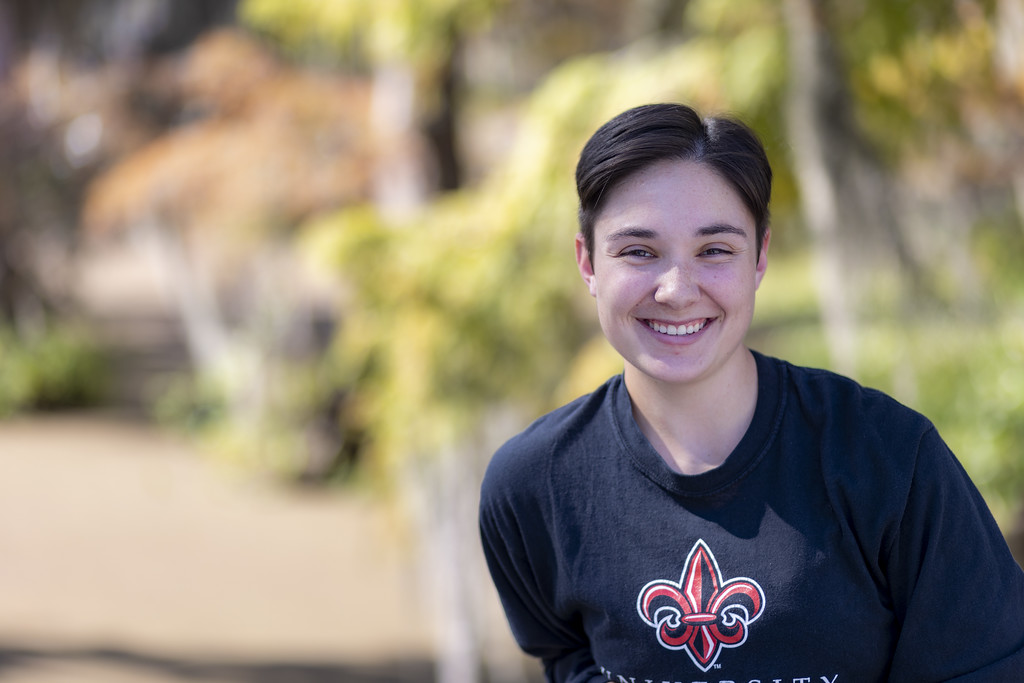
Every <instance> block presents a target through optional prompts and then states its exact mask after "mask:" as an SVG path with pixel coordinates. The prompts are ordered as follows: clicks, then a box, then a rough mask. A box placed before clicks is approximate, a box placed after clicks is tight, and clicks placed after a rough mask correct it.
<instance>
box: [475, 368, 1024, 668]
mask: <svg viewBox="0 0 1024 683" xmlns="http://www.w3.org/2000/svg"><path fill="white" fill-rule="evenodd" d="M755 358H756V359H757V367H758V400H757V407H756V410H755V414H754V418H753V421H752V424H751V425H750V427H749V429H748V430H747V433H746V434H745V435H744V437H743V439H742V441H741V442H740V444H739V445H738V446H737V447H736V449H735V451H734V452H733V453H732V454H730V456H729V457H728V458H727V459H726V460H725V462H724V463H723V464H722V465H721V466H720V467H718V468H716V469H714V470H711V471H709V472H706V473H703V474H699V475H694V476H688V475H682V474H678V473H676V472H673V471H672V470H671V469H669V467H668V466H667V465H666V463H665V462H664V461H663V460H662V458H661V456H659V455H658V453H657V452H656V451H655V450H654V448H653V447H652V446H651V445H650V443H649V442H648V441H647V439H646V438H645V437H644V435H643V434H642V433H641V431H640V428H639V427H638V426H637V424H636V422H635V421H634V419H633V415H632V405H631V402H630V398H629V395H628V393H627V391H626V388H625V385H624V384H623V381H622V378H621V376H618V377H614V378H612V379H610V380H609V381H608V382H607V383H605V384H604V385H603V386H602V387H601V388H599V389H598V390H597V391H595V392H594V393H592V394H590V395H588V396H585V397H582V398H580V399H578V400H576V401H574V402H573V403H571V404H569V405H567V406H564V407H562V408H560V409H558V410H556V411H554V412H552V413H550V414H548V415H546V416H544V417H542V418H540V419H539V420H537V421H536V422H535V423H534V424H533V425H531V426H530V427H529V428H528V429H527V430H526V431H524V432H523V433H521V434H520V435H518V436H516V437H514V438H513V439H511V440H510V441H509V442H508V443H506V444H505V445H504V446H503V447H502V448H501V449H499V451H498V452H497V453H496V454H495V456H494V458H493V459H492V461H491V464H490V466H489V468H488V471H487V474H486V477H485V479H484V483H483V487H482V498H481V508H480V526H481V534H482V539H483V545H484V551H485V555H486V557H487V561H488V564H489V567H490V569H491V574H492V576H493V579H494V582H495V585H496V587H497V589H498V593H499V595H500V597H501V600H502V604H503V606H504V608H505V612H506V615H507V617H508V620H509V623H510V625H511V628H512V631H513V634H514V635H515V637H516V639H517V641H518V642H519V644H520V646H521V647H522V648H523V649H524V650H525V651H526V652H528V653H530V654H532V655H534V656H536V657H539V658H540V659H542V660H543V661H544V665H545V670H546V672H547V676H548V679H549V680H551V681H558V682H572V683H576V682H579V681H627V682H629V683H634V682H635V683H644V682H650V683H662V682H669V683H683V682H691V681H708V682H710V681H722V682H724V681H733V682H736V683H740V682H742V683H748V682H750V681H761V682H763V683H768V682H773V681H786V682H787V683H788V682H789V681H809V682H814V683H819V682H825V683H851V682H854V681H856V682H861V681H883V680H891V681H914V682H915V683H916V682H925V681H945V680H953V679H955V680H962V681H1024V573H1022V571H1021V569H1020V567H1019V566H1018V565H1017V564H1016V562H1015V561H1014V560H1013V558H1012V556H1011V555H1010V552H1009V550H1008V549H1007V546H1006V543H1005V541H1004V540H1003V538H1002V536H1001V534H1000V532H999V529H998V527H997V526H996V524H995V522H994V520H993V519H992V517H991V514H990V513H989V511H988V509H987V507H986V505H985V503H984V501H983V500H982V498H981V496H980V495H979V494H978V492H977V490H976V489H975V487H974V486H973V484H972V483H971V482H970V480H969V478H968V477H967V475H966V473H965V472H964V471H963V468H962V467H961V466H960V464H959V463H958V462H957V460H956V458H955V457H954V456H953V454H952V453H951V452H950V451H949V449H948V448H947V447H946V445H945V444H944V443H943V441H942V440H941V438H940V437H939V435H938V434H937V433H936V430H935V428H934V427H933V426H932V424H931V423H930V422H929V421H928V420H927V419H925V418H924V417H922V416H921V415H919V414H918V413H916V412H914V411H912V410H910V409H909V408H906V407H905V406H902V405H900V404H899V403H897V402H896V401H894V400H893V399H891V398H889V397H887V396H885V395H884V394H882V393H880V392H877V391H873V390H870V389H865V388H864V387H861V386H860V385H858V384H856V383H855V382H853V381H851V380H848V379H845V378H842V377H840V376H838V375H835V374H832V373H829V372H826V371H820V370H811V369H807V368H800V367H796V366H793V365H790V364H788V363H785V362H783V361H780V360H776V359H773V358H768V357H765V356H761V355H759V354H755ZM721 409H722V410H729V409H730V406H728V405H723V406H721Z"/></svg>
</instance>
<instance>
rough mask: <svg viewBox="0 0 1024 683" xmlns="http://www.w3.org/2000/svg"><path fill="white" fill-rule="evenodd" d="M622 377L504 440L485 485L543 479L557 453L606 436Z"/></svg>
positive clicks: (513, 484)
mask: <svg viewBox="0 0 1024 683" xmlns="http://www.w3.org/2000/svg"><path fill="white" fill-rule="evenodd" d="M621 383H622V379H621V376H615V377H612V378H610V379H609V380H608V381H607V382H605V383H604V384H603V385H601V386H600V387H598V388H597V389H595V390H594V391H593V392H591V393H589V394H586V395H584V396H580V397H579V398H577V399H575V400H573V401H571V402H569V403H567V404H565V405H563V406H561V407H559V408H556V409H555V410H552V411H551V412H549V413H547V414H545V415H542V416H541V417H538V418H537V419H536V420H534V421H533V422H532V423H531V424H530V425H529V426H528V427H526V429H524V430H523V431H521V432H519V433H518V434H516V435H515V436H513V437H512V438H510V439H509V440H508V441H506V442H505V443H504V444H503V445H502V446H501V447H500V448H499V449H498V450H497V451H496V452H495V453H494V455H493V456H492V457H491V460H490V463H489V464H488V466H487V472H486V474H485V476H484V490H485V491H486V490H487V489H488V488H501V489H508V488H510V487H516V488H519V487H520V486H522V484H523V483H524V482H529V481H531V480H533V481H536V480H537V479H538V478H543V476H544V473H545V472H546V471H548V470H549V469H550V467H551V465H552V461H553V459H554V458H555V456H556V454H559V453H565V452H566V451H567V450H572V449H573V447H574V445H577V444H581V443H582V444H587V443H592V442H594V441H598V440H601V439H607V438H608V429H609V428H610V422H611V420H609V419H607V416H608V415H609V411H612V410H614V407H613V405H612V404H613V403H614V400H615V395H616V393H617V392H618V391H620V390H621Z"/></svg>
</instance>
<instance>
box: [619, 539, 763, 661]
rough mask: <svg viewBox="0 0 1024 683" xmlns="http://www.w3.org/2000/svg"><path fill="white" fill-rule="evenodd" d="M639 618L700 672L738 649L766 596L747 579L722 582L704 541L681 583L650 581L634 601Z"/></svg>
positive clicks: (691, 556) (692, 553)
mask: <svg viewBox="0 0 1024 683" xmlns="http://www.w3.org/2000/svg"><path fill="white" fill-rule="evenodd" d="M636 608H637V611H638V612H639V613H640V617H641V618H642V619H643V620H644V622H646V623H647V625H648V626H651V627H653V628H654V629H656V631H657V636H658V642H659V643H661V645H662V646H663V647H666V648H668V649H670V650H680V649H682V650H686V653H687V654H688V655H690V659H692V660H693V663H694V664H695V665H696V666H697V668H698V669H700V670H701V671H707V670H708V669H710V668H711V667H712V666H714V664H715V661H716V660H717V659H718V655H719V654H720V653H721V651H722V648H723V647H739V646H740V645H742V644H743V643H744V642H746V640H747V629H748V627H749V626H750V624H752V623H753V622H755V621H757V618H758V617H760V616H761V613H762V612H763V611H764V591H762V590H761V587H760V586H759V585H757V582H756V581H753V580H751V579H747V578H736V579H730V580H729V581H723V580H722V572H721V570H719V568H718V561H717V560H716V559H715V556H714V554H713V553H712V552H711V549H710V548H708V546H707V544H706V543H705V542H704V540H703V539H701V540H699V541H697V542H696V543H694V544H693V548H692V549H691V550H690V554H689V555H688V556H687V557H686V565H685V566H684V567H683V575H682V576H681V577H680V579H679V583H675V582H673V581H666V580H657V581H651V582H650V583H649V584H647V585H646V586H644V587H643V589H642V590H641V591H640V595H639V597H638V598H637V601H636Z"/></svg>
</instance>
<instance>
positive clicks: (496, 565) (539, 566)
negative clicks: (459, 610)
mask: <svg viewBox="0 0 1024 683" xmlns="http://www.w3.org/2000/svg"><path fill="white" fill-rule="evenodd" d="M488 484H489V482H487V481H486V480H485V483H484V490H483V497H482V501H481V507H480V535H481V540H482V543H483V550H484V556H485V557H486V559H487V565H488V568H489V569H490V572H491V577H492V579H493V581H494V585H495V587H496V588H497V591H498V596H499V597H500V598H501V604H502V607H503V608H504V610H505V616H506V618H507V619H508V622H509V626H510V627H511V630H512V634H513V636H514V637H515V639H516V642H518V643H519V646H520V647H521V648H522V649H523V651H524V652H526V653H527V654H530V655H533V656H534V657H537V658H539V659H541V660H542V661H543V664H544V672H545V676H546V678H547V680H548V681H550V682H551V683H590V682H596V681H606V680H607V679H606V677H605V676H603V675H602V674H601V671H600V669H599V667H598V666H597V665H596V664H595V663H594V658H593V655H592V654H591V652H590V645H589V642H588V640H587V637H586V635H585V634H584V633H583V629H582V626H581V625H580V623H578V621H575V620H572V619H565V618H563V617H561V616H560V615H558V614H557V613H556V612H555V609H554V599H553V595H552V594H551V591H552V586H553V583H554V572H555V571H557V568H556V567H554V566H552V562H551V560H550V559H549V558H550V557H551V555H550V554H549V553H547V552H546V550H545V546H546V545H547V544H546V543H545V541H544V536H543V533H544V532H543V528H542V527H539V528H538V527H537V526H535V525H536V523H537V520H529V521H525V520H520V519H519V516H518V515H517V514H516V511H515V510H514V509H513V506H512V505H510V504H509V503H508V500H507V499H504V500H496V498H499V497H500V498H504V496H499V495H494V494H491V495H489V494H488ZM524 516H527V517H529V516H531V515H530V514H529V513H526V514H525V515H524ZM524 524H527V525H528V526H530V527H531V531H532V533H533V535H534V537H535V538H534V539H532V541H531V543H529V544H527V542H526V534H525V533H524V531H525V530H524V528H523V527H524Z"/></svg>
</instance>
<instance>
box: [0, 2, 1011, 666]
mask: <svg viewBox="0 0 1024 683" xmlns="http://www.w3.org/2000/svg"><path fill="white" fill-rule="evenodd" d="M665 100H675V101H683V102H686V103H689V104H691V105H693V106H695V107H696V108H697V109H698V110H700V111H702V112H703V113H730V114H734V115H737V116H739V117H740V118H742V119H744V120H746V121H748V122H749V123H750V124H751V125H752V126H753V127H754V128H756V130H757V131H758V132H759V134H760V135H761V136H762V138H763V140H764V142H765V145H766V147H767V149H768V151H769V154H770V156H771V158H772V163H773V167H774V169H775V171H776V176H777V182H776V188H775V193H774V196H773V203H772V212H773V238H772V253H771V256H770V261H769V263H770V268H769V272H768V275H767V277H766V279H765V282H764V284H763V286H762V287H761V290H760V291H759V295H758V299H759V300H758V311H757V313H756V316H755V321H754V326H753V328H752V330H751V333H750V339H749V342H750V345H751V346H752V347H753V348H756V349H758V350H761V351H763V352H765V353H768V354H772V355H777V356H781V357H783V358H786V359H788V360H791V361H793V362H796V363H801V364H807V365H815V366H820V367H828V368H832V369H835V370H838V371H840V372H844V373H847V374H849V375H852V376H854V377H855V378H857V379H858V380H860V381H861V382H864V383H866V384H869V385H872V386H876V387H879V388H881V389H883V390H885V391H887V392H889V393H891V394H893V395H894V396H896V397H897V398H898V399H900V400H901V401H903V402H904V403H907V404H908V405H910V406H912V407H914V408H916V409H918V410H920V411H922V412H924V413H925V414H926V415H928V416H929V417H930V418H932V419H933V421H934V422H935V423H936V424H937V425H938V427H939V430H940V432H941V433H942V434H943V436H944V437H945V438H946V440H947V441H948V442H949V443H950V444H951V446H952V447H953V449H954V451H955V452H956V453H957V454H958V456H959V457H960V458H961V460H962V461H963V463H964V465H965V466H966V468H967V469H968V471H969V472H970V474H971V475H972V477H973V478H974V480H975V482H976V483H977V484H978V485H979V487H980V488H981V489H982V492H983V494H984V495H985V497H986V499H987V500H988V502H989V504H990V506H991V507H992V509H993V512H994V513H995V514H996V517H997V519H998V521H999V523H1000V525H1001V526H1002V528H1003V530H1004V532H1005V533H1006V535H1007V537H1008V539H1009V540H1010V542H1011V545H1012V546H1013V548H1014V551H1015V554H1016V556H1017V557H1018V559H1019V560H1020V558H1022V557H1024V544H1022V540H1024V536H1022V531H1024V516H1022V506H1021V495H1022V491H1024V268H1022V266H1024V0H951V1H950V2H944V3H935V2H928V1H925V0H917V1H907V2H898V3H894V2H889V1H887V0H852V1H850V0H843V1H842V2H840V0H784V1H783V2H775V1H774V0H0V416H2V419H0V680H3V681H16V682H21V681H91V680H97V681H100V680H102V681H125V682H133V681H179V680H192V681H196V680H199V681H231V682H234V681H258V682H260V683H281V682H284V681H313V682H315V681H328V680H330V681H356V682H359V681H377V682H383V681H429V680H437V681H439V682H442V683H474V682H476V681H509V682H511V681H529V680H536V679H537V674H538V668H537V666H536V665H535V664H533V663H531V662H526V661H524V660H523V659H522V658H521V657H520V656H518V654H517V653H516V651H515V648H514V647H513V646H512V644H511V642H510V639H509V636H508V634H507V632H506V631H507V628H506V626H505V624H504V621H503V618H502V616H501V614H500V610H499V609H498V607H497V603H496V598H495V596H494V594H493V591H492V589H491V587H490V584H489V581H488V579H487V577H486V574H485V570H484V568H483V563H482V558H481V557H480V554H479V550H478V542H477V532H476V519H475V514H476V513H475V508H476V502H477V501H476V496H477V488H478V486H479V481H480V478H481V476H482V472H483V468H484V467H485V466H486V463H487V461H488V459H489V457H490V455H491V453H492V452H493V450H494V449H495V448H496V447H497V446H498V445H500V443H501V442H502V441H503V440H504V439H505V438H507V437H508V436H510V435H511V434H512V433H514V432H516V431H518V430H519V429H521V428H522V427H524V426H525V425H526V424H527V423H528V422H529V421H530V420H531V419H532V418H534V417H535V416H537V415H538V414H540V413H542V412H544V411H546V410H549V409H551V408H553V407H555V406H557V405H559V404H561V403H563V402H565V401H567V400H569V399H571V398H574V397H575V396H577V395H579V394H582V393H585V392H587V391H589V390H590V389H592V388H594V387H595V386H597V385H598V384H599V383H600V382H602V381H603V380H604V379H605V378H606V377H607V376H609V375H610V374H612V373H615V372H618V371H620V369H621V368H620V366H619V362H618V361H617V359H616V356H615V354H614V353H613V352H611V351H610V349H609V347H608V346H607V345H606V344H605V342H604V341H603V338H602V336H601V334H600V330H599V328H598V327H597V322H596V316H595V315H594V314H593V310H592V302H591V300H590V298H589V297H588V296H587V295H586V291H585V289H584V287H583V286H582V285H581V283H580V282H579V280H578V275H577V273H576V271H575V266H574V263H573V257H572V240H573V236H574V234H575V229H576V225H575V195H574V185H573V169H574V166H575V161H576V158H577V155H578V153H579V150H580V148H581V147H582V144H583V142H584V141H585V140H586V138H587V137H588V136H589V135H590V133H591V132H593V130H594V129H595V128H596V127H597V126H598V125H600V124H601V123H602V122H604V121H605V120H607V119H608V118H609V117H611V116H613V115H614V114H616V113H618V112H620V111H622V110H623V109H626V108H628V107H631V106H635V105H638V104H643V103H647V102H652V101H665Z"/></svg>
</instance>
